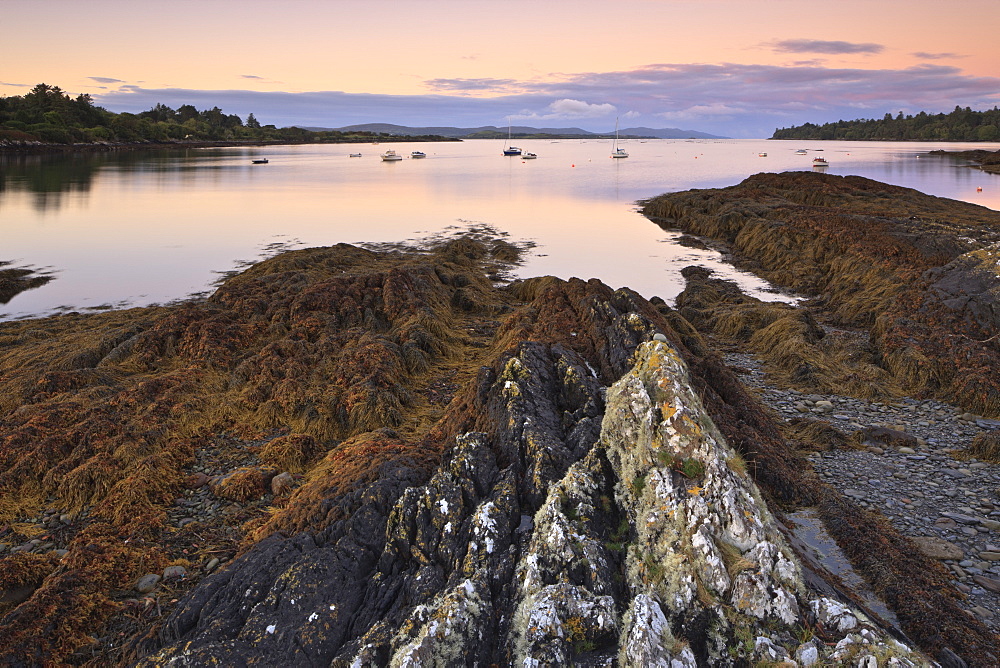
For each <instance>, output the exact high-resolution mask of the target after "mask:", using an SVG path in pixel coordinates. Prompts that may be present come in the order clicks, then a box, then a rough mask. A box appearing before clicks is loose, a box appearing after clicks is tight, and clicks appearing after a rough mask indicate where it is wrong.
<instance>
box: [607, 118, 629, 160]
mask: <svg viewBox="0 0 1000 668" xmlns="http://www.w3.org/2000/svg"><path fill="white" fill-rule="evenodd" d="M611 157H612V158H627V157H628V153H626V152H625V149H623V148H622V147H621V146H619V145H618V117H617V116H616V117H615V143H614V146H613V148H612V150H611Z"/></svg>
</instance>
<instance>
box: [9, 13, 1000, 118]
mask: <svg viewBox="0 0 1000 668" xmlns="http://www.w3.org/2000/svg"><path fill="white" fill-rule="evenodd" d="M0 25H2V26H3V38H2V40H0V95H22V94H24V93H26V92H27V91H28V90H30V88H31V87H32V86H34V85H35V84H37V83H39V82H45V83H48V84H51V85H57V86H60V87H62V88H63V89H64V90H65V91H67V92H69V93H70V94H72V95H77V94H80V93H90V94H91V95H92V96H93V97H94V99H95V102H96V103H97V104H99V105H100V106H103V107H105V108H107V109H109V110H111V111H117V112H121V111H131V112H138V111H144V110H146V109H149V108H151V107H152V106H154V105H155V104H156V103H163V104H166V105H168V106H171V107H174V108H176V107H178V106H180V105H182V104H193V105H194V106H195V107H197V108H198V109H206V108H211V107H214V106H218V107H220V108H221V109H222V110H223V111H224V112H226V113H231V114H239V115H240V116H241V117H243V118H244V119H245V118H246V115H247V114H248V113H251V112H252V113H253V114H254V115H255V116H256V117H257V119H258V120H259V121H260V122H261V123H264V124H275V125H278V126H279V127H281V126H287V125H304V126H322V127H341V126H344V125H350V124H354V123H366V122H383V123H397V124H401V125H411V126H424V125H449V126H461V127H474V126H480V125H504V124H506V119H507V117H508V116H510V117H511V120H512V122H513V123H514V124H521V125H532V126H535V127H580V128H584V129H587V130H593V131H608V130H610V129H613V127H614V124H615V118H616V117H620V118H621V124H622V127H634V126H646V127H653V128H663V127H674V128H683V129H690V130H700V131H703V132H710V133H713V134H719V135H725V136H730V137H767V136H770V135H771V133H772V132H773V131H774V129H775V128H776V127H785V126H790V125H798V124H801V123H804V122H807V121H811V122H816V123H822V122H827V121H832V120H838V119H853V118H872V117H881V116H883V115H884V114H885V113H887V112H888V113H892V114H893V115H895V114H896V113H898V112H899V111H903V112H904V113H915V112H917V111H920V110H925V111H928V112H940V111H950V110H951V109H953V108H954V106H955V105H961V106H963V107H966V106H969V107H972V108H973V109H986V108H992V107H993V106H995V105H997V104H1000V46H998V44H1000V42H998V40H997V38H996V30H997V27H998V26H1000V0H957V2H952V3H943V2H941V1H940V0H906V1H899V0H877V1H876V0H824V1H813V0H742V1H737V0H717V1H716V0H700V1H697V2H694V1H691V2H681V1H674V0H618V1H615V2H609V1H596V0H573V1H564V0H530V1H520V0H516V1H508V2H502V1H500V0H491V1H489V2H486V1H484V0H393V1H385V0H327V1H324V2H320V1H305V0H283V1H282V2H274V1H273V0H267V1H263V0H238V1H236V0H234V1H228V0H226V1H222V0H172V1H171V2H169V3H166V2H149V1H147V0H87V1H80V0H0Z"/></svg>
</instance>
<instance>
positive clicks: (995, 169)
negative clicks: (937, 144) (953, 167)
mask: <svg viewBox="0 0 1000 668" xmlns="http://www.w3.org/2000/svg"><path fill="white" fill-rule="evenodd" d="M930 155H946V156H950V157H953V158H962V159H964V160H969V161H970V162H974V163H976V167H977V169H979V170H980V171H983V172H986V173H987V174H1000V151H987V150H985V149H972V150H969V151H944V150H937V151H931V152H930ZM970 166H971V165H970Z"/></svg>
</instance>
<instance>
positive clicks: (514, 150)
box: [503, 116, 521, 155]
mask: <svg viewBox="0 0 1000 668" xmlns="http://www.w3.org/2000/svg"><path fill="white" fill-rule="evenodd" d="M503 154H504V155H521V149H519V148H518V147H516V146H511V145H510V116H508V117H507V148H505V149H504V150H503Z"/></svg>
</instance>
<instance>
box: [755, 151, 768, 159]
mask: <svg viewBox="0 0 1000 668" xmlns="http://www.w3.org/2000/svg"><path fill="white" fill-rule="evenodd" d="M757 157H759V158H766V157H767V153H765V152H764V151H761V152H760V153H758V154H757Z"/></svg>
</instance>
